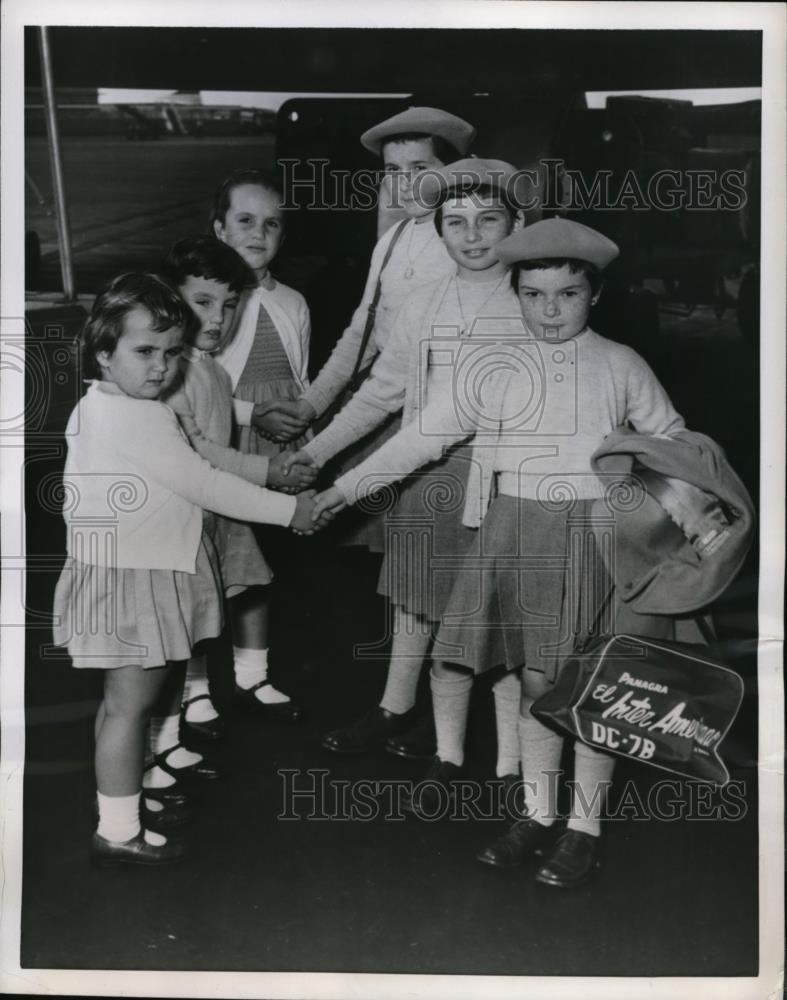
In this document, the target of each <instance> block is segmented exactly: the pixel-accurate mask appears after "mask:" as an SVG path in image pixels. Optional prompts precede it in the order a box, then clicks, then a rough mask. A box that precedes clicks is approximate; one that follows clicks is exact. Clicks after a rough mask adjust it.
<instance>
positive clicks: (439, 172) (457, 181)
mask: <svg viewBox="0 0 787 1000" xmlns="http://www.w3.org/2000/svg"><path fill="white" fill-rule="evenodd" d="M516 177H517V169H516V167H514V166H512V164H510V163H506V161H505V160H482V159H481V158H480V157H479V158H476V157H469V158H468V159H466V160H456V161H454V163H449V164H447V165H446V166H444V167H436V168H434V169H430V170H425V171H424V172H423V173H422V174H419V175H418V177H416V179H415V183H414V185H413V195H414V197H415V198H416V199H417V201H418V202H419V203H421V204H422V205H423V206H424V207H426V208H437V206H438V205H441V204H442V203H443V202H444V201H445V200H446V199H447V198H450V197H451V195H452V194H454V193H455V192H457V191H473V190H476V189H477V188H479V187H492V188H499V189H500V190H501V191H503V192H504V193H505V194H506V195H507V196H508V198H509V200H510V201H513V198H512V197H511V189H512V188H513V186H514V183H515V180H516Z"/></svg>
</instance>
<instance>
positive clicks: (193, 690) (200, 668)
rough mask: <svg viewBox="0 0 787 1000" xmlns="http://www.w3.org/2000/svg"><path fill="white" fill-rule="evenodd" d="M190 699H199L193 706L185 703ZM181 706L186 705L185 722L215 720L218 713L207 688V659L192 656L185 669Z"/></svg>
mask: <svg viewBox="0 0 787 1000" xmlns="http://www.w3.org/2000/svg"><path fill="white" fill-rule="evenodd" d="M192 698H199V701H196V702H195V703H194V704H193V705H187V704H186V703H187V702H188V701H190V700H191V699H192ZM183 704H184V705H186V721H187V722H210V721H211V719H217V718H218V715H219V713H218V712H217V711H216V709H215V707H214V705H213V702H212V701H211V700H210V688H209V687H208V658H207V657H206V656H193V657H192V658H191V659H190V660H189V664H188V667H187V668H186V684H185V686H184V688H183Z"/></svg>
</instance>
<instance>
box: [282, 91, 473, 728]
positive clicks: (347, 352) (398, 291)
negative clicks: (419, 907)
mask: <svg viewBox="0 0 787 1000" xmlns="http://www.w3.org/2000/svg"><path fill="white" fill-rule="evenodd" d="M474 137H475V129H474V128H473V126H472V125H470V124H468V122H466V121H464V120H463V119H461V118H458V117H457V116H456V115H452V114H450V113H449V112H447V111H441V110H440V109H439V108H428V107H413V108H408V109H407V110H406V111H403V112H401V113H400V114H396V115H394V116H393V117H392V118H388V119H386V120H385V121H382V122H380V123H379V124H377V125H375V126H373V127H372V128H370V129H368V130H367V131H366V132H364V133H363V135H362V136H361V144H362V145H363V146H364V147H365V148H366V149H368V150H369V151H370V152H372V153H374V154H375V155H376V156H379V157H380V158H381V160H382V164H383V169H384V170H385V172H386V178H385V180H386V182H387V183H386V185H385V194H386V198H387V200H390V202H391V203H392V204H393V205H395V206H397V207H398V209H399V212H400V213H401V211H402V210H403V211H404V213H405V216H406V219H405V220H404V221H403V222H401V223H398V224H396V225H393V226H391V227H390V228H389V229H388V231H387V232H385V233H384V234H383V235H382V236H381V237H380V239H379V240H378V242H377V245H376V246H375V248H374V251H373V253H372V259H371V263H370V267H369V274H368V277H367V279H366V287H365V289H364V293H363V297H362V299H361V301H360V303H359V305H358V308H357V309H356V310H355V312H354V313H353V317H352V319H351V320H350V324H349V326H348V327H347V329H346V330H345V331H344V333H343V334H342V336H341V338H340V339H339V341H338V343H337V344H336V347H335V348H334V350H333V352H332V354H331V356H330V358H329V359H328V360H327V361H326V363H325V364H324V365H323V367H322V370H321V371H320V373H319V375H318V376H317V378H316V379H315V380H314V382H313V383H312V384H311V385H310V386H309V387H308V389H306V391H305V392H304V393H303V394H302V396H301V398H300V400H299V403H298V408H297V410H296V411H294V412H296V413H297V415H298V416H299V417H301V418H302V419H303V420H308V421H311V420H314V419H315V418H317V417H321V416H322V415H323V414H325V412H326V411H327V410H328V409H329V407H330V406H331V404H333V403H334V401H335V400H336V399H337V397H339V395H340V394H341V393H342V392H343V391H345V390H346V389H347V387H348V385H349V382H350V379H351V377H352V375H353V373H354V371H355V370H356V366H358V360H359V353H360V351H361V348H362V346H363V339H364V331H365V329H366V326H367V322H368V321H369V320H370V319H371V320H372V321H373V325H372V327H371V331H370V335H369V338H368V345H367V347H366V350H365V351H364V354H363V357H362V358H361V360H360V365H359V366H358V367H359V370H360V371H361V372H364V371H366V370H368V368H369V366H370V365H371V364H372V362H373V361H374V359H375V357H376V356H377V355H378V354H379V353H380V352H381V351H382V350H383V348H384V347H385V345H386V344H387V342H388V338H389V336H390V332H391V327H392V324H393V321H394V317H395V316H396V314H397V312H398V311H399V308H400V307H401V306H402V305H403V304H404V303H405V302H406V301H407V299H408V298H409V297H410V296H411V295H412V293H413V292H414V291H415V290H416V289H417V288H419V287H421V286H423V285H426V284H429V283H431V282H433V281H437V280H438V279H439V278H443V277H446V276H447V275H449V274H452V273H453V272H454V270H455V264H454V262H453V261H452V260H451V258H450V257H449V255H448V253H447V252H446V249H445V246H444V244H443V242H442V240H441V239H439V237H438V234H437V233H436V232H435V229H434V226H433V224H432V221H433V218H434V212H433V211H431V210H430V209H429V208H428V207H426V206H425V205H424V204H423V202H422V200H421V199H419V198H417V197H416V196H415V195H416V194H417V186H418V185H417V179H418V177H419V176H420V175H423V173H424V172H425V171H433V170H436V169H439V168H440V167H443V166H445V165H446V164H447V163H452V162H453V161H455V160H458V159H459V158H460V156H466V155H467V151H468V149H469V148H470V144H471V143H472V141H473V139H474ZM376 294H377V296H378V297H377V301H376V305H374V306H373V303H374V302H375V295H376ZM370 310H371V312H370ZM399 426H400V420H399V417H398V415H397V414H393V415H389V416H388V417H387V419H386V420H385V421H384V422H383V423H382V424H381V425H380V426H379V427H377V428H375V429H374V431H373V432H372V433H370V434H369V435H368V437H367V438H365V439H364V440H363V441H359V442H356V443H355V444H354V445H353V447H352V448H350V449H348V450H347V452H346V453H345V454H344V455H343V456H342V467H343V468H352V466H353V465H356V464H357V463H358V462H360V461H361V460H362V459H364V458H365V457H366V456H367V455H370V454H372V452H374V451H376V450H377V448H379V447H380V445H381V444H382V443H383V442H384V441H385V440H386V439H387V438H388V437H390V436H391V434H394V433H395V432H396V431H397V430H398V428H399ZM341 532H342V533H341V535H340V538H339V540H340V541H341V542H342V543H343V544H345V545H361V546H364V547H366V548H368V549H369V550H370V551H371V552H376V553H382V552H383V551H384V549H385V544H384V542H385V528H384V522H383V517H382V516H374V515H372V514H370V513H365V514H361V513H360V512H358V515H356V517H355V518H353V520H352V522H351V523H350V524H348V525H345V526H344V527H342V529H341ZM397 710H398V709H397Z"/></svg>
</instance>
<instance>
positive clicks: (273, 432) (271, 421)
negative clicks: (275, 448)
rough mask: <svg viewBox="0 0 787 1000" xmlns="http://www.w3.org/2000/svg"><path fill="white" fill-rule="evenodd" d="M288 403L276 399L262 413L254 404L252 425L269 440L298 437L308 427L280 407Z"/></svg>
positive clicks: (282, 440)
mask: <svg viewBox="0 0 787 1000" xmlns="http://www.w3.org/2000/svg"><path fill="white" fill-rule="evenodd" d="M290 405H291V404H290V403H289V401H288V400H284V399H283V400H278V401H276V402H275V403H273V404H272V405H270V406H268V407H267V409H266V410H265V411H264V412H262V413H261V412H260V411H259V410H258V409H257V407H256V406H255V408H254V411H253V413H252V418H251V422H252V426H253V427H254V428H255V429H256V430H257V431H259V433H260V434H262V435H263V436H264V437H267V438H270V440H271V441H278V442H284V441H291V440H292V439H293V438H295V437H299V436H300V435H301V434H303V432H304V431H305V430H306V428H307V427H308V423H307V422H306V421H304V420H300V419H299V418H297V417H294V416H292V414H290V413H288V412H287V411H286V410H284V409H283V408H282V407H284V406H290Z"/></svg>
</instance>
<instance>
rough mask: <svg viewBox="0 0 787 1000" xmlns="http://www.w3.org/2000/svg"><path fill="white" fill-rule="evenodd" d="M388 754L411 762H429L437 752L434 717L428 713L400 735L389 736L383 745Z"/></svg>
mask: <svg viewBox="0 0 787 1000" xmlns="http://www.w3.org/2000/svg"><path fill="white" fill-rule="evenodd" d="M385 749H386V750H387V751H388V753H392V754H396V756H397V757H407V758H409V759H411V760H431V758H432V757H434V755H435V753H436V752H437V737H436V736H435V731H434V717H433V716H432V713H431V712H430V713H429V714H428V715H422V716H421V718H420V719H419V720H418V722H416V724H415V725H414V726H413V727H412V728H410V729H408V730H407V732H406V733H402V735H401V736H391V737H390V738H389V739H388V740H386V743H385Z"/></svg>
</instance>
